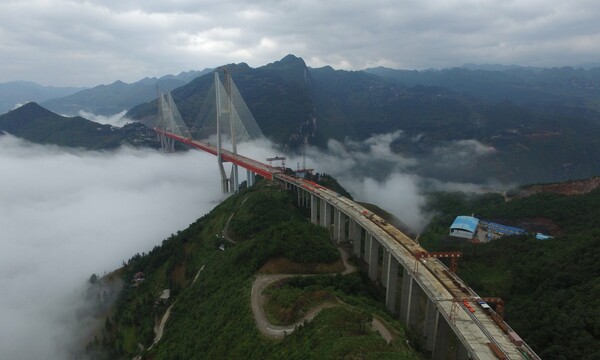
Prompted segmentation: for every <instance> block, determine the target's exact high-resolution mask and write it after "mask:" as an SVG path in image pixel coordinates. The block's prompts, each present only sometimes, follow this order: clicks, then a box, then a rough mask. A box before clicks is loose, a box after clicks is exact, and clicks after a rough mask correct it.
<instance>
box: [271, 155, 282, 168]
mask: <svg viewBox="0 0 600 360" xmlns="http://www.w3.org/2000/svg"><path fill="white" fill-rule="evenodd" d="M267 161H268V162H269V166H270V167H273V161H281V165H280V166H275V167H279V168H281V169H283V170H285V156H275V157H272V158H267Z"/></svg>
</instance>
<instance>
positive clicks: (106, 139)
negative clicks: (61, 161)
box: [0, 103, 156, 150]
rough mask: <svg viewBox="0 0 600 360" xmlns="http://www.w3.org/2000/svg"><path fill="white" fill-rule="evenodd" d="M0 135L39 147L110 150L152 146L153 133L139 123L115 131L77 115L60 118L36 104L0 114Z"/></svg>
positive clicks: (29, 104)
mask: <svg viewBox="0 0 600 360" xmlns="http://www.w3.org/2000/svg"><path fill="white" fill-rule="evenodd" d="M3 132H6V133H9V134H12V135H15V136H18V137H20V138H23V139H25V140H28V141H31V142H35V143H40V144H54V145H60V146H68V147H77V148H85V149H93V150H102V149H114V148H117V147H119V146H121V145H123V144H128V145H131V146H144V147H148V146H151V147H156V141H155V136H154V132H153V131H152V130H151V129H149V128H147V127H146V126H144V125H142V124H140V123H132V124H127V125H125V126H123V127H122V128H117V127H114V126H110V125H102V124H98V123H96V122H93V121H90V120H87V119H84V118H82V117H80V116H76V117H64V116H60V115H57V114H55V113H53V112H51V111H49V110H47V109H45V108H43V107H41V106H40V105H38V104H36V103H28V104H25V105H23V106H21V107H19V108H17V109H15V110H12V111H9V112H8V113H6V114H4V115H0V135H1V134H2V133H3Z"/></svg>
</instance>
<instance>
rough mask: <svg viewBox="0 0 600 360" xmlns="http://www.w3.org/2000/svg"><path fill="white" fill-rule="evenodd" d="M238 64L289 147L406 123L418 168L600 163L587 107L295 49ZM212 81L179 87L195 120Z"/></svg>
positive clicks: (401, 149)
mask: <svg viewBox="0 0 600 360" xmlns="http://www.w3.org/2000/svg"><path fill="white" fill-rule="evenodd" d="M228 69H229V72H230V73H231V74H232V77H233V79H234V81H235V83H236V85H237V87H238V88H239V90H240V92H241V94H242V96H243V97H244V98H245V100H246V103H247V104H248V107H249V108H250V110H251V111H252V113H253V115H254V117H255V119H256V120H257V122H258V124H259V126H260V127H261V129H262V130H263V132H264V133H265V135H266V136H267V137H269V138H270V139H271V140H273V141H274V142H275V143H276V144H279V145H282V146H284V147H288V148H292V149H293V148H297V147H299V146H300V145H301V144H302V143H303V140H304V138H305V137H307V138H308V141H309V143H311V144H313V145H316V146H319V147H322V148H326V147H327V144H328V141H329V140H330V139H338V140H339V141H345V139H351V140H354V141H361V140H364V139H366V138H368V137H370V136H371V135H372V134H382V133H392V132H395V131H401V132H402V136H401V137H400V138H399V139H397V140H396V141H395V142H394V143H392V147H393V149H394V151H396V152H398V153H401V154H402V155H404V156H409V157H414V158H416V159H418V160H420V161H419V164H418V166H417V167H416V168H415V169H414V171H415V172H416V173H418V174H420V175H423V176H428V177H434V178H437V179H441V180H446V181H468V182H485V181H487V180H489V179H490V178H495V179H499V180H501V181H504V182H517V183H532V182H551V181H558V180H566V179H575V178H585V177H589V176H594V175H597V174H598V173H600V158H599V157H598V156H596V154H598V153H600V142H598V141H597V139H598V138H600V122H599V121H597V119H592V118H590V117H588V116H584V115H582V114H579V113H578V111H579V110H578V111H572V112H549V111H545V112H540V111H537V110H536V109H534V108H528V107H526V106H521V105H518V104H516V103H513V102H509V101H507V100H502V101H500V100H498V101H487V100H485V99H480V98H477V97H475V96H472V95H468V94H467V95H465V94H461V93H458V92H455V91H453V90H451V89H448V88H444V87H432V86H422V85H416V86H409V85H405V84H403V83H401V82H399V81H397V80H395V79H391V78H384V77H381V76H378V75H376V74H372V73H368V72H365V71H343V70H334V69H332V68H331V67H324V68H319V69H312V68H308V67H307V66H306V64H305V63H304V61H302V59H300V58H297V57H295V56H293V55H288V56H286V57H285V58H283V59H282V60H280V61H276V62H274V63H271V64H268V65H265V66H262V67H259V68H251V67H249V66H248V65H246V64H237V65H228ZM465 71H467V70H465ZM212 81H213V76H212V75H205V76H201V77H198V78H196V79H195V80H194V81H192V82H190V83H189V84H187V85H185V86H182V87H180V88H177V89H175V90H173V92H172V94H173V98H174V100H175V102H176V103H177V105H178V107H179V110H180V112H181V114H182V116H183V118H184V120H185V121H186V122H187V123H188V125H190V126H196V127H198V126H201V124H200V123H199V121H200V116H199V111H200V109H201V108H202V107H203V104H204V101H205V99H206V96H207V92H208V90H209V89H210V86H211V83H212ZM547 99H548V100H549V101H550V98H547ZM578 109H580V110H581V109H583V110H581V111H593V110H590V109H589V108H585V109H584V108H578ZM580 115H581V116H580ZM128 116H130V117H132V118H135V119H139V120H141V121H143V122H145V123H147V124H154V121H155V117H156V103H155V102H151V103H146V104H142V105H139V106H136V107H134V108H133V109H132V110H131V111H130V112H129V113H128ZM473 147H476V149H475V150H474V149H464V148H473ZM463 150H466V151H463ZM479 150H483V152H478V151H479ZM456 152H458V155H459V156H458V157H454V158H452V157H451V156H452V155H453V153H456ZM440 154H445V155H447V156H448V157H450V158H448V159H446V158H443V157H442V156H440ZM460 156H463V157H465V158H461V157H460Z"/></svg>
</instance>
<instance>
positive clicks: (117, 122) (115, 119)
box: [65, 110, 135, 127]
mask: <svg viewBox="0 0 600 360" xmlns="http://www.w3.org/2000/svg"><path fill="white" fill-rule="evenodd" d="M126 113H127V110H123V111H121V112H120V113H118V114H114V115H110V116H104V115H96V114H93V113H91V112H87V111H85V110H79V116H81V117H82V118H85V119H88V120H91V121H94V122H97V123H100V124H107V125H112V126H116V127H123V126H125V125H127V124H131V123H132V122H135V120H132V119H130V118H128V117H126V116H125V114H126ZM65 116H67V115H65Z"/></svg>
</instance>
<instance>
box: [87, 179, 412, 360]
mask: <svg viewBox="0 0 600 360" xmlns="http://www.w3.org/2000/svg"><path fill="white" fill-rule="evenodd" d="M295 200H296V199H291V198H289V197H288V195H287V193H286V192H285V191H283V190H281V189H280V188H279V187H277V186H274V185H271V184H269V183H267V182H262V183H259V184H258V185H257V186H254V187H252V188H250V189H247V190H245V191H243V192H241V193H240V194H238V195H234V196H231V197H230V198H228V199H227V200H225V201H224V202H223V203H222V204H220V205H219V206H217V207H216V208H215V209H214V210H213V211H211V212H210V213H209V214H207V215H205V216H203V217H202V218H200V219H199V220H198V221H196V222H194V223H193V224H191V225H190V227H189V228H187V229H185V230H183V231H178V232H177V234H174V235H172V236H171V237H170V238H168V239H166V240H164V241H163V243H162V245H161V246H157V247H155V248H154V249H153V250H152V251H150V252H149V253H148V254H141V255H140V254H137V255H135V256H134V257H132V258H131V259H129V260H128V261H127V262H126V265H125V266H124V268H123V269H121V270H120V273H121V274H122V279H123V281H124V282H125V283H126V284H127V285H126V286H125V287H124V288H123V291H122V293H121V294H120V295H119V298H118V300H117V301H116V303H115V306H114V309H113V310H112V312H111V315H109V316H106V313H99V314H100V315H99V316H106V317H105V318H101V319H100V320H101V322H102V324H103V325H104V326H103V328H102V329H101V331H99V333H98V335H97V336H96V339H95V340H94V341H92V342H91V343H90V344H89V345H88V347H87V350H86V354H87V355H88V356H90V357H91V358H92V359H122V358H123V359H124V358H129V359H131V358H132V357H134V356H136V355H137V354H140V355H141V358H143V359H190V358H206V359H215V358H240V359H241V358H255V359H258V358H260V359H281V358H299V359H300V358H301V359H334V358H340V357H344V358H353V357H361V358H367V359H380V358H386V359H418V358H419V355H418V354H417V353H415V352H414V351H413V350H411V349H410V348H408V347H407V346H406V337H405V335H404V331H403V329H402V328H401V327H400V326H399V324H398V321H396V320H393V319H392V318H391V317H390V316H389V315H387V313H386V312H385V307H384V304H383V302H382V301H381V297H382V296H383V294H382V293H381V289H378V288H377V287H376V286H375V285H373V284H372V283H371V282H370V280H368V277H367V275H366V274H364V273H361V272H352V273H349V274H346V275H342V274H339V273H338V274H335V273H331V274H327V272H328V271H331V269H340V268H339V265H336V264H339V262H340V255H339V252H338V251H337V250H336V249H335V247H333V246H332V244H331V241H330V240H329V234H328V232H327V231H326V230H325V229H324V228H322V227H318V226H316V225H313V224H311V223H310V222H309V221H308V220H307V219H306V214H305V213H304V210H301V209H299V208H297V207H296V206H295V203H296V201H295ZM221 245H223V247H224V250H220V247H221ZM292 264H293V265H292ZM290 266H293V267H294V268H295V269H296V271H297V272H300V273H319V272H321V273H322V272H325V274H323V275H315V276H307V277H302V278H297V280H294V278H293V277H291V278H288V279H287V280H284V282H279V283H277V285H276V286H272V287H269V288H268V289H267V290H266V291H267V294H268V296H267V299H268V300H267V302H266V303H265V304H264V307H265V312H266V316H267V319H268V321H270V322H272V323H273V322H274V323H279V324H286V323H287V324H289V323H290V321H291V322H294V321H298V320H299V319H302V318H303V314H304V313H305V312H307V311H311V309H314V308H315V307H316V306H317V307H318V306H319V304H327V305H326V306H322V307H321V308H320V311H319V312H318V313H317V315H316V316H315V317H314V319H312V320H311V321H306V322H305V323H304V325H302V326H300V327H299V328H298V329H297V330H295V331H293V332H291V331H290V332H287V333H285V334H283V335H284V336H283V338H282V339H281V340H270V339H269V338H267V337H264V336H262V335H261V334H260V332H259V330H258V328H257V325H256V323H255V320H254V318H253V314H252V310H251V307H250V302H251V291H252V284H253V282H254V280H255V277H256V276H257V275H258V274H259V273H261V272H268V273H273V272H279V273H281V272H288V271H289V270H290V269H291V268H290ZM337 271H339V270H337ZM134 280H135V281H134ZM134 285H135V286H134ZM164 289H169V298H168V301H162V300H160V299H159V297H160V295H161V294H165V292H164V291H163V290H164ZM165 314H169V315H167V317H166V318H165ZM374 317H376V318H377V319H378V323H379V324H381V326H383V327H384V328H385V330H384V331H385V332H386V334H388V335H390V334H391V335H390V336H392V337H393V340H392V341H391V343H389V344H388V343H387V342H386V340H385V339H384V338H383V337H382V336H381V335H380V334H379V333H378V332H376V331H375V330H373V329H371V326H370V324H371V322H372V320H373V319H374ZM161 319H166V320H163V321H161ZM159 323H163V324H165V325H164V327H163V328H162V337H160V340H159V341H157V340H156V339H158V337H155V327H156V332H157V333H158V332H160V330H159V328H160V325H159ZM380 331H382V330H380Z"/></svg>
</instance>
